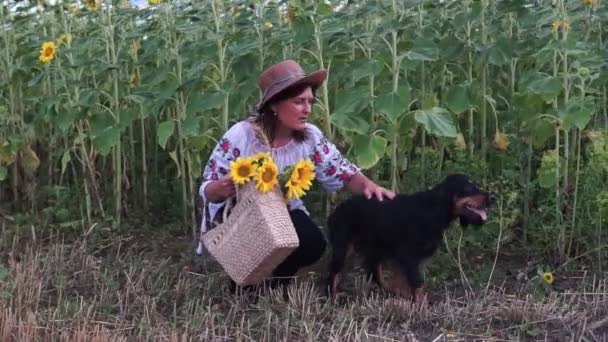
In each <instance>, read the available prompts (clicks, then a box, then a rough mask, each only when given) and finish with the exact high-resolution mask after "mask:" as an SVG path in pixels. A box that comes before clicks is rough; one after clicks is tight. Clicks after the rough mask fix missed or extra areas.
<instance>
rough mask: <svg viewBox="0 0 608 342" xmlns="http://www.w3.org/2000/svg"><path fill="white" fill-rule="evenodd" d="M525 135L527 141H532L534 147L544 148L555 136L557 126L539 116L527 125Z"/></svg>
mask: <svg viewBox="0 0 608 342" xmlns="http://www.w3.org/2000/svg"><path fill="white" fill-rule="evenodd" d="M524 134H526V136H527V139H530V142H531V143H532V146H534V147H537V148H542V147H543V146H544V145H545V143H546V142H547V140H548V139H549V138H552V137H554V136H555V126H554V125H553V124H552V123H550V122H549V121H547V120H545V119H543V118H540V117H538V116H537V117H534V118H532V119H531V120H529V122H527V123H526V127H525V129H524Z"/></svg>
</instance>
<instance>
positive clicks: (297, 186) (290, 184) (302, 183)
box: [285, 159, 315, 200]
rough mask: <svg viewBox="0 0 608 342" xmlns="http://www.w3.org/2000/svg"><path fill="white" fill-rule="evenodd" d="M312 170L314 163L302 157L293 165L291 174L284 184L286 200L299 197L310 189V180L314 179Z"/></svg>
mask: <svg viewBox="0 0 608 342" xmlns="http://www.w3.org/2000/svg"><path fill="white" fill-rule="evenodd" d="M314 170H315V165H314V164H313V163H312V161H311V160H310V159H302V160H300V161H299V162H298V163H297V164H296V165H295V166H294V168H293V171H292V172H291V176H290V177H289V180H288V181H287V183H286V184H285V187H286V188H287V193H286V198H287V200H292V199H294V198H300V197H302V196H304V194H305V193H306V191H308V190H310V187H311V186H312V181H313V180H314V179H315V172H314Z"/></svg>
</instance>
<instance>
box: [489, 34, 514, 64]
mask: <svg viewBox="0 0 608 342" xmlns="http://www.w3.org/2000/svg"><path fill="white" fill-rule="evenodd" d="M511 58H512V47H511V41H509V40H508V38H505V37H501V38H499V39H498V41H497V42H496V45H495V46H493V47H491V48H490V54H489V56H488V62H489V63H490V64H493V65H499V66H500V65H505V64H507V63H509V61H510V60H511Z"/></svg>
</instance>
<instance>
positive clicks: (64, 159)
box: [61, 150, 72, 175]
mask: <svg viewBox="0 0 608 342" xmlns="http://www.w3.org/2000/svg"><path fill="white" fill-rule="evenodd" d="M70 161H72V155H71V154H70V150H67V151H65V152H63V156H61V174H62V175H63V174H64V173H65V169H66V168H67V167H68V164H69V163H70Z"/></svg>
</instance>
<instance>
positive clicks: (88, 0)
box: [85, 0, 99, 11]
mask: <svg viewBox="0 0 608 342" xmlns="http://www.w3.org/2000/svg"><path fill="white" fill-rule="evenodd" d="M85 4H86V5H87V8H88V9H89V11H97V10H98V9H99V1H98V0H85Z"/></svg>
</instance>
